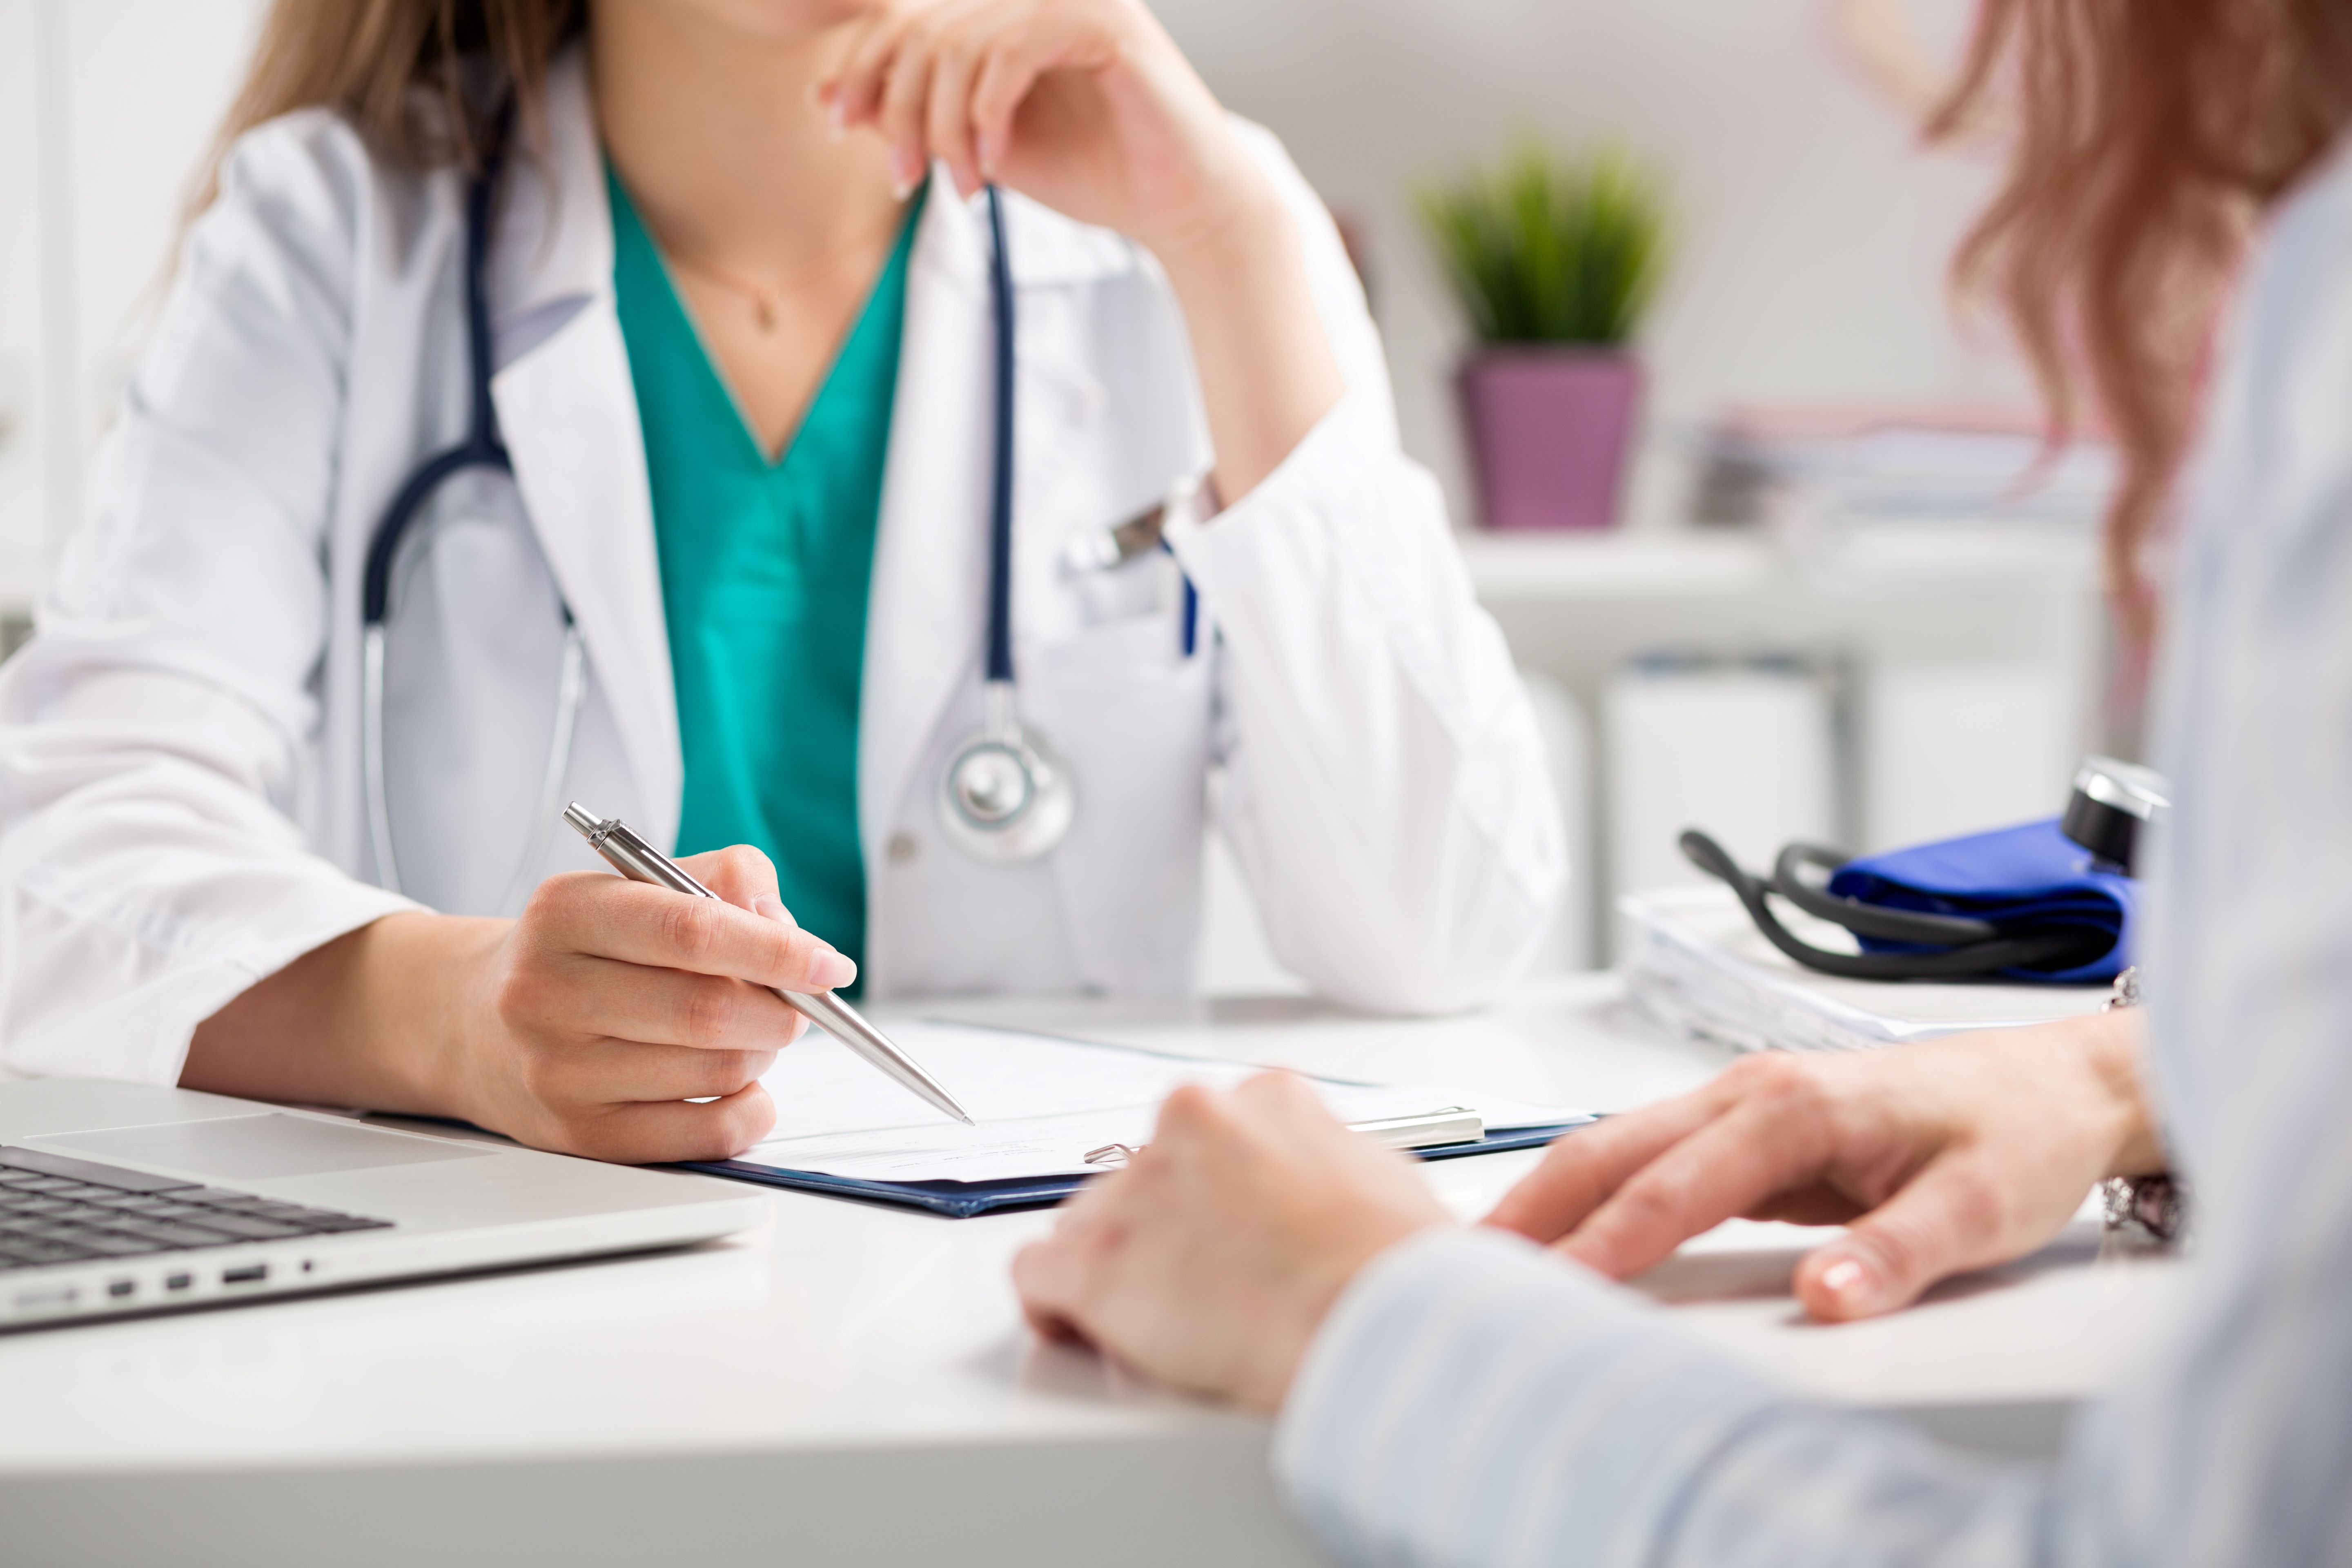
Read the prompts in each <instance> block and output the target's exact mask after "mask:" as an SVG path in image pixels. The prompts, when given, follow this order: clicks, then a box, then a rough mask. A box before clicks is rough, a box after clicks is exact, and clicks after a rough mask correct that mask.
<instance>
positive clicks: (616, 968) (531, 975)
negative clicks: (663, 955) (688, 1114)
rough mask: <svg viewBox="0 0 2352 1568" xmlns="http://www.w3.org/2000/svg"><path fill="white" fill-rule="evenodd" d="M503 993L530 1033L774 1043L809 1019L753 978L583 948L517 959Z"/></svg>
mask: <svg viewBox="0 0 2352 1568" xmlns="http://www.w3.org/2000/svg"><path fill="white" fill-rule="evenodd" d="M497 1000H498V1009H499V1017H500V1019H501V1020H503V1021H504V1022H505V1024H506V1026H507V1027H508V1028H509V1030H511V1031H512V1032H513V1033H514V1034H515V1035H516V1036H518V1037H520V1038H524V1039H553V1040H558V1041H564V1042H571V1041H578V1040H583V1039H604V1038H610V1039H615V1040H635V1041H636V1042H638V1043H639V1044H641V1045H650V1046H683V1047H687V1048H688V1049H691V1050H698V1051H720V1052H725V1051H775V1050H781V1049H782V1047H785V1046H788V1045H790V1044H792V1043H793V1041H794V1040H796V1039H798V1038H799V1037H800V1036H801V1031H802V1030H803V1029H804V1028H806V1027H807V1025H808V1020H807V1019H805V1018H803V1017H802V1016H801V1015H800V1014H799V1013H798V1012H796V1011H795V1010H793V1008H792V1007H790V1006H787V1005H785V1004H784V1003H783V1002H782V1001H780V1000H779V999H778V998H777V997H776V995H775V994H774V993H773V992H772V991H769V990H768V989H767V988H765V987H764V986H760V985H754V984H750V983H749V982H747V981H741V980H728V979H724V978H722V977H720V976H719V975H715V974H689V973H687V972H686V971H684V970H680V969H659V968H653V967H650V966H647V965H645V964H639V963H614V961H612V960H610V959H604V958H593V957H583V956H580V955H577V954H574V955H572V957H571V958H569V959H567V960H565V961H563V962H562V963H553V964H537V965H518V966H517V967H516V968H515V969H513V970H511V971H510V972H509V973H507V974H505V975H504V976H502V977H501V978H500V982H499V992H498V999H497ZM709 1092H714V1093H715V1092H717V1091H716V1090H712V1091H709Z"/></svg>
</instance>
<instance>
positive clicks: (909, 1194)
mask: <svg viewBox="0 0 2352 1568" xmlns="http://www.w3.org/2000/svg"><path fill="white" fill-rule="evenodd" d="M1589 1126H1591V1122H1589V1121H1571V1122H1568V1123H1566V1124H1564V1125H1553V1126H1549V1127H1513V1128H1508V1129H1506V1130H1504V1131H1499V1132H1490V1133H1488V1134H1487V1135H1486V1137H1484V1138H1481V1139H1480V1140H1478V1141H1477V1142H1475V1143H1445V1144H1441V1145H1439V1146H1438V1147H1436V1148H1434V1149H1415V1150H1412V1151H1411V1152H1412V1154H1413V1155H1414V1156H1415V1157H1416V1158H1419V1159H1423V1160H1459V1159H1462V1158H1464V1157H1465V1156H1467V1155H1471V1154H1499V1153H1502V1152H1505V1151H1507V1150H1510V1149H1535V1148H1540V1147H1541V1146H1543V1145H1544V1144H1546V1143H1549V1142H1551V1141H1552V1140H1553V1139H1555V1138H1557V1137H1559V1135H1560V1134H1561V1133H1563V1132H1572V1131H1575V1130H1576V1129H1577V1128H1579V1127H1589ZM677 1169H678V1170H681V1171H693V1172H696V1173H699V1174H701V1175H705V1176H725V1177H727V1178H728V1179H730V1181H738V1182H757V1183H759V1184H761V1185H762V1186H770V1187H790V1188H793V1189H794V1190H796V1191H799V1192H805V1193H824V1194H827V1195H828V1196H831V1197H837V1198H858V1199H863V1200H864V1201H866V1202H867V1203H880V1204H891V1205H896V1206H898V1207H900V1208H913V1209H923V1210H926V1211H928V1212H929V1213H931V1214H935V1215H945V1216H946V1217H947V1218H949V1219H970V1218H971V1217H972V1216H973V1215H983V1214H995V1213H999V1212H1001V1211H1003V1210H1008V1209H1034V1208H1050V1207H1051V1206H1053V1205H1055V1204H1058V1203H1060V1202H1061V1201H1062V1200H1063V1199H1064V1198H1066V1197H1068V1196H1069V1195H1070V1194H1072V1193H1075V1192H1076V1191H1077V1190H1078V1189H1079V1188H1080V1187H1083V1186H1085V1185H1086V1184H1087V1183H1088V1182H1090V1181H1092V1180H1094V1178H1093V1177H1092V1176H1090V1175H1087V1176H1077V1175H1062V1176H1037V1177H1024V1178H1023V1179H1020V1180H1017V1181H1006V1182H869V1181H866V1180H864V1179H862V1178H860V1177H856V1176H833V1175H827V1174H826V1173H824V1172H822V1171H791V1170H786V1169H784V1168H783V1167H782V1166H779V1165H761V1164H758V1163H753V1162H751V1161H749V1160H698V1161H694V1162H692V1163H687V1164H682V1165H679V1166H677Z"/></svg>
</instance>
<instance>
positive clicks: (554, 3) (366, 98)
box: [192, 0, 587, 211]
mask: <svg viewBox="0 0 2352 1568" xmlns="http://www.w3.org/2000/svg"><path fill="white" fill-rule="evenodd" d="M586 13H587V7H586V5H585V0H276V3H275V4H273V5H271V6H270V7H269V14H268V17H267V18H266V19H265V20H264V21H263V23H262V25H261V35H260V38H259V40H258V42H257V44H256V46H255V48H254V53H253V63H252V65H251V67H250V68H248V69H247V72H246V77H245V85H244V86H243V87H242V88H241V89H238V92H237V95H236V101H235V102H234V103H232V104H231V105H230V108H229V111H228V118H227V119H226V121H225V122H224V123H223V124H222V126H221V132H220V136H219V138H218V140H217V141H216V142H215V145H214V149H213V154H212V158H211V160H210V161H209V162H208V163H207V164H206V166H205V174H204V180H203V184H202V187H201V188H200V189H199V190H198V191H197V192H196V193H195V195H194V203H193V206H192V211H194V210H201V209H202V208H203V207H204V206H205V205H209V204H210V202H211V200H212V197H213V195H214V191H215V184H216V181H217V178H218V169H219V162H220V158H221V156H222V154H223V153H226V151H227V148H228V144H229V143H230V142H234V141H235V140H236V138H237V137H239V136H241V135H243V134H244V133H245V132H247V131H250V130H252V129H253V128H254V127H255V126H257V125H259V124H261V123H262V122H263V121H269V120H275V119H276V118H278V116H279V115H281V114H290V113H292V112H293V111H294V110H298V109H313V108H327V109H332V110H336V111H338V112H339V113H341V115H342V116H343V117H344V118H345V119H347V120H349V121H351V123H352V126H353V127H354V128H355V129H356V130H358V132H360V134H361V135H362V137H363V138H365V140H366V142H367V143H368V146H369V147H370V149H371V150H373V152H374V153H375V154H376V155H377V156H378V157H380V158H383V159H386V160H388V161H390V162H393V163H400V164H404V165H406V166H408V167H412V168H427V169H429V168H436V167H439V166H442V165H445V164H449V163H457V164H460V165H463V166H464V167H466V168H468V169H471V168H473V167H475V166H476V165H477V163H478V160H479V159H480V157H481V155H482V153H483V142H484V130H485V126H486V125H487V122H488V109H489V107H490V106H491V105H492V104H494V103H495V102H496V101H497V100H499V99H500V98H501V97H503V96H504V95H505V93H506V92H507V91H508V90H511V91H512V92H513V94H514V96H515V99H516V101H517V106H518V108H519V109H520V112H521V115H522V117H523V119H524V121H526V122H530V121H533V120H535V119H536V111H537V109H538V104H539V92H540V88H541V83H542V82H543V80H544V79H545V78H546V75H547V64H548V61H549V60H550V59H551V58H553V57H554V55H555V52H556V50H557V49H559V48H561V47H562V46H563V44H564V43H565V41H566V40H568V39H570V38H571V37H573V36H574V35H576V34H577V33H578V32H579V31H580V29H581V28H582V27H583V26H584V25H585V23H586Z"/></svg>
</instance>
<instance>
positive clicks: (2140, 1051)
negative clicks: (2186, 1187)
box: [2081, 1007, 2168, 1176]
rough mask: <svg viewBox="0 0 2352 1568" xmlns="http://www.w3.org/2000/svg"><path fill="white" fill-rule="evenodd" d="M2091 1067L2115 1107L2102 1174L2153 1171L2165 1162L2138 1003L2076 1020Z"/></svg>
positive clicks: (2144, 1019) (2143, 1020)
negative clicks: (2112, 1149) (2112, 1145)
mask: <svg viewBox="0 0 2352 1568" xmlns="http://www.w3.org/2000/svg"><path fill="white" fill-rule="evenodd" d="M2081 1023H2082V1026H2083V1030H2084V1041H2085V1043H2086V1045H2087V1047H2089V1049H2088V1056H2089V1061H2090V1065H2091V1068H2092V1070H2093V1071H2094V1072H2095V1073H2096V1074H2097V1075H2098V1079H2099V1081H2100V1083H2101V1084H2103V1085H2104V1086H2105V1089H2106V1090H2107V1093H2108V1094H2109V1096H2110V1097H2111V1098H2112V1100H2113V1103H2114V1106H2115V1111H2116V1144H2115V1152H2114V1154H2113V1156H2112V1158H2111V1159H2110V1160H2109V1162H2108V1165H2107V1168H2106V1170H2105V1172H2104V1173H2103V1174H2104V1175H2106V1176H2145V1175H2152V1174H2154V1173H2157V1172H2159V1171H2162V1170H2163V1169H2165V1167H2166V1165H2167V1163H2168V1161H2167V1157H2166V1154H2165V1151H2164V1139H2163V1135H2162V1132H2161V1131H2160V1124H2159V1122H2158V1117H2157V1114H2156V1103H2155V1097H2154V1096H2153V1094H2152V1093H2151V1092H2150V1090H2149V1085H2148V1078H2147V1014H2146V1012H2144V1011H2143V1010H2142V1009H2140V1008H2137V1007H2122V1008H2116V1009H2114V1010H2113V1011H2110V1012H2105V1013H2095V1014H2093V1015H2092V1016H2089V1017H2086V1018H2084V1019H2083V1020H2082V1021H2081Z"/></svg>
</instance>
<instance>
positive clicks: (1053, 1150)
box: [737, 1021, 1591, 1183]
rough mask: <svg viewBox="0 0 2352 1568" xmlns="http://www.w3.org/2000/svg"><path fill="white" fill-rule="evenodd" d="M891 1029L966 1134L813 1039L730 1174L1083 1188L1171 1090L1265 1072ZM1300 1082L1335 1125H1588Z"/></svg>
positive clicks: (1459, 1100) (788, 1060) (975, 1032)
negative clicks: (1470, 1118)
mask: <svg viewBox="0 0 2352 1568" xmlns="http://www.w3.org/2000/svg"><path fill="white" fill-rule="evenodd" d="M889 1029H890V1035H891V1037H892V1038H894V1039H896V1040H897V1041H898V1043H899V1044H900V1045H902V1046H904V1047H907V1049H908V1052H910V1053H911V1054H912V1055H913V1056H914V1057H915V1058H916V1059H917V1060H918V1061H920V1062H921V1063H922V1064H923V1065H924V1066H925V1067H926V1068H929V1069H930V1071H931V1072H932V1073H933V1074H934V1075H935V1076H936V1077H937V1078H938V1079H939V1080H940V1082H941V1083H943V1084H946V1085H947V1086H948V1087H949V1088H950V1089H951V1090H953V1091H954V1093H955V1095H956V1097H957V1098H958V1099H959V1100H961V1101H962V1102H963V1104H964V1106H965V1108H966V1109H967V1110H970V1111H971V1114H972V1120H973V1121H975V1122H976V1123H977V1125H975V1126H971V1127H966V1126H963V1125H962V1124H961V1123H960V1122H955V1121H950V1120H949V1119H948V1118H947V1117H945V1116H943V1115H941V1114H940V1113H939V1112H938V1111H936V1110H931V1109H930V1108H929V1106H927V1105H925V1104H923V1103H922V1102H921V1101H920V1100H917V1099H915V1098H914V1097H913V1096H911V1095H909V1094H908V1093H907V1091H906V1090H904V1089H900V1088H899V1087H898V1085H897V1084H895V1083H893V1082H892V1081H890V1080H889V1079H886V1078H884V1077H883V1076H882V1075H881V1074H879V1073H877V1072H876V1071H875V1070H874V1069H873V1068H870V1067H868V1066H866V1064H865V1063H864V1062H862V1061H860V1060H859V1059H858V1058H856V1057H854V1056H852V1055H851V1054H850V1053H849V1051H848V1050H847V1049H846V1048H845V1047H843V1046H841V1045H840V1044H839V1043H838V1042H837V1041H835V1040H834V1039H832V1038H831V1037H828V1036H825V1035H822V1034H819V1033H816V1032H814V1031H811V1032H810V1033H809V1034H808V1035H807V1036H806V1037H803V1039H801V1040H799V1041H798V1042H796V1043H795V1044H793V1046H792V1047H789V1048H787V1049H786V1050H784V1051H783V1052H782V1053H781V1054H780V1055H779V1056H778V1057H777V1058H776V1065H775V1066H774V1067H773V1068H770V1069H769V1071H768V1074H767V1076H766V1077H765V1078H763V1079H761V1080H760V1081H761V1083H762V1084H764V1085H765V1086H766V1087H767V1090H768V1094H769V1097H770V1098H771V1099H772V1100H774V1101H775V1103H776V1125H775V1128H774V1129H773V1131H771V1132H770V1134H769V1135H768V1137H767V1138H766V1139H765V1140H764V1141H762V1142H761V1143H759V1144H758V1145H756V1146H755V1147H753V1148H752V1149H751V1151H750V1152H747V1153H745V1154H743V1155H741V1156H740V1159H739V1161H738V1162H737V1163H740V1164H744V1165H758V1166H766V1167H770V1168H773V1169H780V1170H791V1171H808V1172H815V1173H821V1174H825V1175H833V1176H845V1177H851V1178H855V1179H857V1180H861V1181H868V1182H894V1183H906V1182H937V1181H953V1182H1003V1181H1013V1180H1027V1179H1032V1178H1039V1177H1047V1176H1055V1175H1077V1176H1082V1175H1087V1174H1092V1173H1097V1172H1099V1171H1100V1169H1101V1167H1100V1166H1099V1165H1089V1164H1087V1162H1086V1156H1087V1152H1088V1151H1090V1150H1097V1149H1100V1148H1102V1147H1103V1146H1104V1145H1106V1144H1110V1143H1125V1144H1128V1145H1130V1146H1133V1145H1137V1144H1140V1143H1143V1142H1148V1141H1149V1140H1150V1136H1151V1131H1152V1127H1153V1125H1154V1123H1155V1122H1156V1121H1158V1118H1159V1114H1160V1101H1161V1100H1165V1099H1167V1097H1168V1094H1169V1091H1170V1090H1171V1089H1175V1088H1176V1087H1177V1086H1178V1085H1179V1084H1186V1083H1203V1084H1209V1085H1212V1086H1214V1087H1217V1088H1221V1089H1223V1088H1231V1087H1232V1086H1234V1084H1237V1083H1239V1082H1241V1081H1242V1080H1243V1079H1246V1078H1249V1077H1251V1076H1253V1075H1254V1074H1256V1073H1259V1072H1262V1071H1264V1070H1265V1069H1264V1068H1258V1067H1253V1066H1251V1065H1250V1064H1248V1063H1246V1062H1235V1061H1223V1060H1214V1059H1208V1060H1203V1059H1199V1058H1191V1057H1179V1056H1168V1055H1163V1054H1161V1053H1160V1052H1156V1051H1146V1050H1137V1049H1134V1048H1132V1047H1125V1046H1099V1045H1088V1044H1085V1043H1082V1042H1079V1041H1076V1040H1063V1039H1055V1038H1052V1037H1047V1036H1043V1035H1031V1034H1024V1033H1021V1032H1018V1031H1015V1030H1009V1029H988V1028H978V1027H973V1026H968V1025H961V1024H931V1023H919V1022H898V1021H893V1022H892V1023H891V1025H890V1026H889ZM1307 1082H1308V1083H1310V1084H1312V1085H1313V1086H1314V1088H1315V1089H1316V1091H1317V1092H1318V1094H1320V1095H1321V1096H1322V1098H1323V1102H1324V1103H1325V1104H1326V1105H1327V1106H1328V1107H1330V1110H1331V1113H1332V1114H1333V1115H1334V1116H1336V1117H1338V1118H1339V1120H1340V1121H1350V1122H1354V1121H1378V1120H1381V1119H1384V1118H1388V1117H1395V1116H1415V1115H1420V1114H1422V1113H1423V1112H1427V1111H1433V1110H1442V1109H1444V1108H1447V1107H1452V1106H1459V1107H1462V1108H1463V1109H1465V1110H1475V1111H1477V1112H1478V1113H1479V1114H1480V1115H1481V1117H1482V1118H1483V1119H1484V1120H1485V1122H1486V1127H1487V1129H1488V1130H1489V1131H1497V1130H1508V1129H1513V1128H1526V1127H1563V1126H1570V1125H1573V1124H1576V1123H1578V1122H1582V1121H1591V1117H1590V1116H1589V1115H1587V1114H1586V1113H1584V1112H1582V1111H1577V1110H1562V1109H1560V1108H1559V1107H1558V1106H1546V1105H1529V1104H1526V1103H1524V1102H1521V1101H1517V1100H1503V1099H1499V1098H1497V1097H1496V1096H1494V1095H1486V1094H1478V1093H1475V1092H1472V1093H1465V1092H1462V1091H1460V1090H1455V1089H1442V1088H1433V1087H1430V1086H1427V1085H1408V1086H1403V1087H1398V1086H1394V1085H1381V1084H1361V1083H1348V1082H1343V1081H1341V1080H1339V1079H1321V1078H1310V1079H1307Z"/></svg>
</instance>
